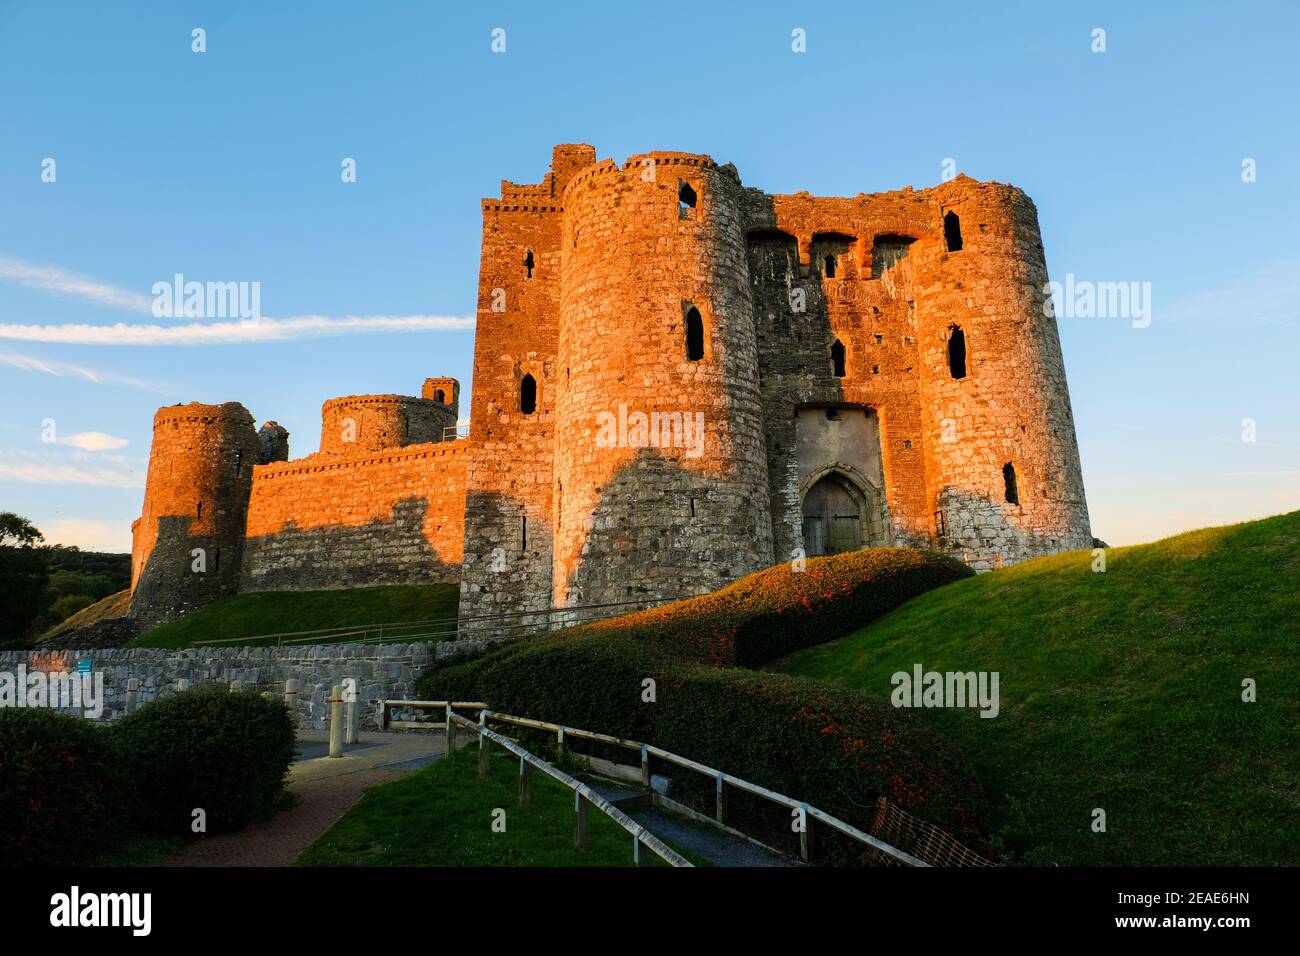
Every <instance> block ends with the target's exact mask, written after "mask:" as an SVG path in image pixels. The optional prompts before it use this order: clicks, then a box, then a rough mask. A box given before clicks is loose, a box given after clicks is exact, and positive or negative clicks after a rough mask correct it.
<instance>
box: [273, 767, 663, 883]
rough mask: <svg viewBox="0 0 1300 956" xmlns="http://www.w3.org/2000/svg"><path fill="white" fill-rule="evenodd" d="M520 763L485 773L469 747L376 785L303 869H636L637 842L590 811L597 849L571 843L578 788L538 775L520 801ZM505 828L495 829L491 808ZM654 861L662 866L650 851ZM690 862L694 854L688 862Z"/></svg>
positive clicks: (305, 858) (308, 855) (306, 855)
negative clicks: (501, 815) (502, 814)
mask: <svg viewBox="0 0 1300 956" xmlns="http://www.w3.org/2000/svg"><path fill="white" fill-rule="evenodd" d="M518 796H519V761H518V759H517V758H516V757H514V756H513V755H511V754H507V753H505V752H503V751H500V750H497V751H496V752H495V753H494V754H493V755H492V769H491V773H490V774H489V775H488V776H487V777H480V776H479V775H478V748H477V747H476V746H474V747H466V748H464V749H462V750H459V751H457V752H456V753H454V754H452V755H451V756H450V757H444V758H443V759H442V760H439V761H438V762H437V763H434V764H431V765H429V766H428V767H425V768H424V769H423V770H420V771H418V772H416V773H412V774H409V775H408V776H406V777H403V778H402V779H401V780H395V781H393V782H392V783H387V784H384V785H383V786H380V787H375V788H374V789H372V790H370V791H369V792H367V793H366V795H365V796H364V797H363V798H362V799H361V802H360V803H358V804H357V805H356V806H354V807H353V808H352V809H351V810H349V811H348V812H347V814H346V815H344V817H343V819H342V820H340V821H339V822H338V823H336V824H335V825H334V826H333V827H332V828H331V829H330V830H329V832H327V833H326V834H325V835H324V836H322V837H321V838H320V839H318V840H317V841H316V842H315V843H313V844H312V845H311V846H310V847H308V848H307V849H306V850H305V851H304V852H303V854H302V856H301V857H299V858H298V866H439V867H451V866H631V865H632V837H631V835H630V834H629V833H628V832H627V831H626V830H624V829H623V828H622V827H620V826H619V825H618V824H617V823H615V822H614V821H613V820H611V819H610V818H609V817H607V816H605V815H604V814H603V813H601V812H600V811H599V810H596V809H594V808H593V809H591V810H590V813H589V817H588V821H589V823H588V835H589V836H590V838H591V846H590V847H588V848H587V849H586V850H578V849H576V848H575V847H574V845H573V827H574V821H575V814H574V810H573V791H572V790H570V789H569V788H568V787H566V786H564V785H563V784H561V783H559V782H558V781H555V780H552V779H551V778H549V777H547V776H545V775H544V774H541V773H540V772H534V775H533V794H532V802H531V803H529V805H528V806H526V807H521V806H519V805H518ZM497 808H500V809H502V810H504V811H505V827H506V828H505V832H503V833H496V832H493V828H492V822H493V811H494V810H495V809H497ZM642 853H646V854H650V856H651V857H652V858H653V863H654V864H656V865H660V866H665V865H666V864H664V863H663V862H662V861H661V860H659V858H658V857H655V856H654V855H653V854H652V853H650V851H649V850H647V849H644V848H643V849H642ZM688 859H689V857H688Z"/></svg>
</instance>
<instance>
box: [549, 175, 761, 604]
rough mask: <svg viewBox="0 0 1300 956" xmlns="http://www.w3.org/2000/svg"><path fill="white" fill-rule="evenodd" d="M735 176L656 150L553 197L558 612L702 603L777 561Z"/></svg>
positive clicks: (577, 181) (580, 178) (575, 180)
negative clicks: (690, 599) (702, 596)
mask: <svg viewBox="0 0 1300 956" xmlns="http://www.w3.org/2000/svg"><path fill="white" fill-rule="evenodd" d="M741 195H742V188H741V185H740V182H739V180H738V178H737V177H736V175H735V172H734V170H732V169H731V168H730V167H724V168H719V167H717V166H716V165H715V164H714V163H713V161H712V160H711V159H709V157H707V156H701V155H695V154H689V153H672V152H655V153H648V154H645V155H642V156H634V157H632V158H631V159H629V160H628V161H627V162H626V163H625V164H624V165H623V167H622V168H619V167H618V166H617V165H616V164H614V163H611V162H606V163H602V164H597V165H595V166H593V167H591V168H590V169H589V170H588V171H586V172H583V173H579V174H578V175H576V176H575V177H574V178H573V179H572V180H571V181H570V182H569V184H568V186H567V187H566V188H565V191H564V210H565V213H564V223H563V228H562V233H561V283H560V314H559V336H558V338H559V342H558V357H557V363H556V378H557V386H558V387H557V405H556V424H555V493H554V510H553V514H555V516H556V520H555V528H554V545H553V566H552V571H553V575H552V580H553V595H552V597H553V601H554V604H555V606H557V607H561V606H566V605H589V604H604V603H612V602H621V601H629V600H633V601H640V600H646V601H654V600H665V599H670V598H674V597H677V596H679V595H680V594H683V593H701V592H704V591H708V590H712V589H714V588H717V587H719V586H721V585H723V584H726V583H728V582H730V581H732V580H734V579H736V578H737V577H740V576H742V575H745V574H748V573H750V572H753V571H755V570H757V569H759V568H763V567H766V566H768V565H770V564H771V563H772V532H771V518H770V509H769V504H768V490H767V475H766V450H765V448H764V437H763V430H762V421H761V417H760V411H759V406H760V403H759V396H758V355H757V345H756V341H755V333H754V320H753V307H752V301H751V295H750V289H749V285H748V282H747V281H746V276H747V265H746V253H745V241H744V236H743V233H742V226H741V223H742V219H741V213H740V209H741Z"/></svg>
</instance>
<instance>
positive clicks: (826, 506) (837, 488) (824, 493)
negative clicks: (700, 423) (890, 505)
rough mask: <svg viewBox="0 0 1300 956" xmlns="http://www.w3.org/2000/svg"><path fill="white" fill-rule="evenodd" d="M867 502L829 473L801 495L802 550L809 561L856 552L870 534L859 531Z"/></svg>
mask: <svg viewBox="0 0 1300 956" xmlns="http://www.w3.org/2000/svg"><path fill="white" fill-rule="evenodd" d="M867 514H868V512H867V502H866V499H865V498H864V497H863V495H862V492H861V491H859V490H858V488H857V487H856V486H855V485H854V484H853V483H852V482H851V481H849V479H848V478H846V477H845V476H844V475H842V474H840V473H839V472H834V471H833V472H830V473H829V474H827V475H826V476H824V477H823V478H821V479H820V480H819V481H817V483H816V484H814V485H813V486H812V487H811V488H809V489H808V493H807V494H806V495H804V499H803V546H804V553H805V554H807V555H808V556H809V557H815V556H817V555H822V554H839V553H841V552H843V551H856V550H858V549H859V548H861V547H862V545H863V543H864V540H865V538H866V537H867V536H868V535H869V534H870V529H869V528H864V527H863V522H864V518H865V517H866V516H867Z"/></svg>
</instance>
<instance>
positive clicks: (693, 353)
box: [686, 306, 704, 362]
mask: <svg viewBox="0 0 1300 956" xmlns="http://www.w3.org/2000/svg"><path fill="white" fill-rule="evenodd" d="M702 358H704V320H703V319H702V318H700V310H699V309H697V308H695V306H691V308H690V311H688V312H687V313H686V360H687V361H688V362H698V361H699V360H700V359H702Z"/></svg>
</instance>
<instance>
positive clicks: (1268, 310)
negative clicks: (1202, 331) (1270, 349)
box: [1157, 260, 1300, 329]
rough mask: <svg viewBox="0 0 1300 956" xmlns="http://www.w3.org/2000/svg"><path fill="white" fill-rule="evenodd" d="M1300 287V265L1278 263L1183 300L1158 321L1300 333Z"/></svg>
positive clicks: (1295, 263) (1293, 261) (1170, 307)
mask: <svg viewBox="0 0 1300 956" xmlns="http://www.w3.org/2000/svg"><path fill="white" fill-rule="evenodd" d="M1297 286H1300V261H1295V260H1292V261H1284V262H1274V263H1271V264H1269V265H1265V266H1261V267H1260V268H1258V269H1255V270H1254V271H1252V272H1251V273H1249V274H1248V275H1243V276H1239V277H1237V278H1235V279H1232V280H1230V281H1229V282H1226V283H1224V284H1223V285H1222V286H1220V287H1219V288H1217V289H1207V290H1205V291H1203V292H1197V293H1195V294H1193V295H1189V296H1185V297H1184V298H1182V299H1179V300H1178V301H1176V302H1174V303H1172V304H1171V305H1170V306H1169V308H1168V309H1167V310H1164V312H1163V313H1162V314H1161V315H1160V316H1159V318H1158V319H1157V321H1160V322H1195V323H1200V324H1205V325H1211V326H1216V327H1219V328H1230V329H1245V328H1252V327H1258V326H1260V325H1277V326H1281V327H1283V328H1288V329H1300V305H1297V302H1296V294H1295V290H1296V287H1297Z"/></svg>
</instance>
